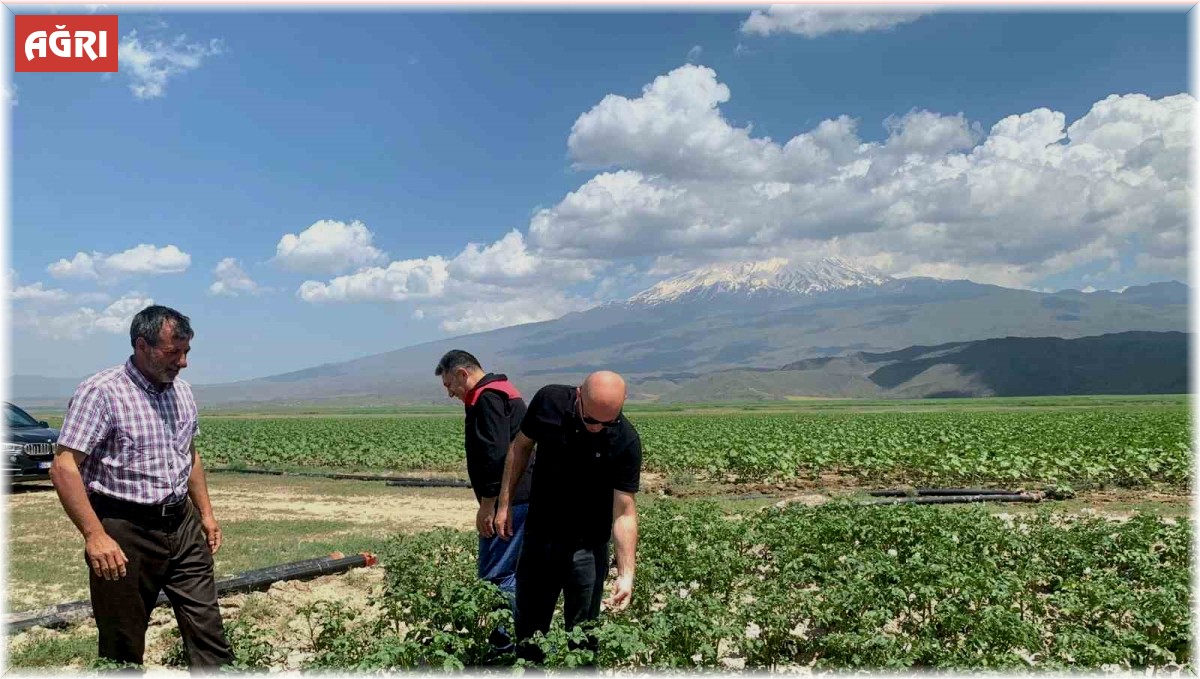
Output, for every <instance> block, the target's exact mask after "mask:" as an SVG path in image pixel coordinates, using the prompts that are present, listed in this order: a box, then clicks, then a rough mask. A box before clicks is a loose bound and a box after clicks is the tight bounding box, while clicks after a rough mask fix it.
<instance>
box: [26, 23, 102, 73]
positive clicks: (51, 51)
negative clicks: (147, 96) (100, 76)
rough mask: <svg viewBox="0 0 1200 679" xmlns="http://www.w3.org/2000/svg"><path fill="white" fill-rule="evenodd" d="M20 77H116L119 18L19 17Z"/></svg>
mask: <svg viewBox="0 0 1200 679" xmlns="http://www.w3.org/2000/svg"><path fill="white" fill-rule="evenodd" d="M15 18H16V20H17V22H16V31H15V37H16V49H17V55H16V60H15V62H14V63H15V64H16V71H17V73H48V72H55V73H116V72H117V41H118V38H119V36H118V35H117V15H116V14H107V15H90V16H81V15H74V14H65V15H64V14H58V15H42V14H18V15H16V17H15Z"/></svg>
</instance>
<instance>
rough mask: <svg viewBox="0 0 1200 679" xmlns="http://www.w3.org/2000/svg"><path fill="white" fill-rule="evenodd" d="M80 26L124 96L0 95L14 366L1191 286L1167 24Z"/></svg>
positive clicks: (439, 21)
mask: <svg viewBox="0 0 1200 679" xmlns="http://www.w3.org/2000/svg"><path fill="white" fill-rule="evenodd" d="M28 11H31V12H37V11H39V10H36V9H32V10H28ZM62 11H64V12H66V11H78V10H66V9H64V10H62ZM100 11H101V12H108V13H117V14H119V15H120V22H121V34H122V36H123V42H122V51H121V72H120V73H118V74H114V75H111V76H100V75H96V74H41V73H19V74H14V76H13V79H12V83H13V85H14V86H15V87H14V88H13V89H12V92H13V96H14V97H15V101H16V104H15V105H14V106H13V107H12V109H11V115H12V121H13V128H12V130H13V131H12V147H11V148H12V206H11V207H12V215H11V224H12V230H11V265H10V266H11V273H12V274H13V275H14V280H13V281H12V282H11V285H10V294H12V295H13V332H12V344H11V348H12V364H11V369H12V372H14V373H18V374H41V375H50V376H70V377H76V376H80V375H83V374H86V373H89V372H91V371H93V370H95V369H98V368H100V367H103V366H106V365H110V364H113V363H116V362H118V361H120V360H121V359H122V358H123V356H124V355H125V354H126V352H127V350H128V344H127V342H128V338H127V335H125V334H124V331H123V329H127V327H128V318H129V316H130V315H131V313H132V311H130V310H131V309H133V310H136V308H137V307H138V305H139V304H140V303H143V302H144V301H145V300H148V299H153V300H154V301H155V302H156V303H161V304H168V305H170V306H174V307H176V308H178V309H180V310H181V311H183V312H184V313H186V314H188V315H189V316H191V317H192V319H193V323H194V325H195V327H196V329H197V333H198V335H197V339H196V341H195V342H194V350H193V353H194V356H193V365H192V367H191V368H190V369H189V375H190V379H191V380H192V381H193V382H197V383H206V382H216V381H225V380H233V379H243V378H250V377H257V376H263V375H268V374H274V373H278V372H282V371H286V370H293V369H300V368H305V367H309V366H312V365H316V364H319V363H325V362H331V361H338V360H345V359H348V358H353V357H357V356H362V355H366V354H370V353H376V352H380V351H386V350H390V349H394V348H398V347H402V346H407V345H411V344H415V343H418V342H423V341H427V340H432V339H436V338H440V337H447V336H453V335H458V334H464V333H466V332H471V331H476V330H484V329H489V328H494V327H499V326H501V325H505V324H511V323H516V322H528V321H532V320H543V319H546V318H552V317H555V316H557V315H561V314H562V313H565V312H568V311H572V310H577V309H582V308H586V307H587V306H589V305H592V304H596V303H598V302H602V301H606V300H610V299H617V298H622V297H625V296H628V295H630V294H632V293H635V292H637V291H638V290H640V289H642V288H644V287H647V286H649V285H650V284H653V283H654V282H656V281H657V280H660V279H662V278H664V277H667V276H669V275H671V274H673V273H677V272H680V271H683V270H686V269H688V268H691V267H694V266H698V265H702V264H706V263H710V262H714V261H721V260H725V259H754V258H763V257H768V256H774V255H778V254H784V255H785V256H795V257H804V256H823V255H827V254H837V255H839V256H843V257H847V258H850V259H853V260H855V261H861V262H862V263H865V264H869V265H871V266H875V267H877V268H880V269H881V270H884V271H885V272H887V273H892V274H895V275H938V276H942V277H947V278H962V277H965V278H971V279H972V280H979V281H982V282H993V283H999V284H1004V285H1010V286H1014V287H1027V288H1031V289H1061V288H1066V287H1075V288H1088V287H1089V286H1090V287H1094V288H1098V289H1119V288H1121V287H1124V286H1127V285H1131V284H1139V283H1145V282H1149V281H1154V280H1165V279H1171V278H1176V279H1180V280H1184V279H1185V277H1186V242H1187V241H1186V237H1187V224H1186V219H1187V214H1186V210H1187V206H1186V200H1184V199H1182V198H1181V196H1183V197H1184V198H1185V197H1186V194H1187V191H1188V190H1189V189H1190V184H1189V183H1188V180H1187V177H1186V167H1184V166H1183V165H1181V162H1182V161H1180V158H1183V159H1184V160H1186V155H1187V148H1188V145H1189V143H1190V135H1185V134H1184V132H1186V125H1187V120H1188V119H1190V113H1191V108H1190V107H1191V101H1192V100H1191V98H1190V97H1189V96H1186V95H1185V96H1182V97H1181V96H1179V95H1182V94H1183V93H1186V92H1187V88H1188V78H1187V76H1188V73H1187V40H1188V31H1187V18H1186V15H1185V14H1184V13H1182V12H1180V11H1171V12H1166V11H1158V12H1150V13H1130V12H1124V13H1099V12H1075V13H1048V12H1038V13H1021V14H1018V13H995V12H992V13H981V12H951V11H939V12H932V13H928V14H923V15H912V14H910V15H906V16H903V17H899V18H897V17H887V16H884V17H874V18H871V17H868V18H869V19H871V20H872V21H874V22H875V23H871V24H870V25H869V26H868V28H867V29H865V30H850V29H848V28H847V26H857V27H858V28H862V25H861V20H862V19H863V17H861V16H860V17H858V19H857V21H859V23H854V21H856V20H851V19H847V18H846V17H842V16H838V15H833V14H828V13H827V14H826V15H822V16H816V15H806V16H798V15H794V14H787V13H785V12H784V11H783V10H779V11H775V10H763V11H761V12H759V14H758V16H757V18H755V19H753V20H752V21H748V19H750V11H749V9H747V10H743V11H730V12H722V13H704V14H693V13H684V12H672V13H665V14H662V13H645V12H643V13H636V14H621V13H613V12H607V13H582V12H570V13H566V12H563V13H554V14H542V13H532V12H518V13H510V14H499V13H468V12H463V13H432V12H421V13H405V12H399V11H392V12H383V13H374V12H372V13H368V12H361V11H360V12H347V13H303V12H278V13H251V12H238V13H216V12H205V13H185V12H180V11H169V10H168V9H163V11H152V10H147V9H146V8H138V9H137V11H133V10H131V11H125V9H124V8H122V7H120V6H119V5H115V6H110V7H108V8H104V9H101V10H100ZM11 26H12V23H11V18H10V19H9V30H10V31H11V30H12V28H11ZM644 88H648V89H644ZM1111 95H1118V97H1117V98H1116V99H1112V100H1109V101H1108V102H1107V103H1105V100H1106V99H1107V98H1109V97H1110V96H1111ZM1094 107H1097V108H1096V109H1095V110H1094ZM1089 112H1091V113H1090V114H1089ZM1057 114H1061V116H1058V117H1056V116H1057ZM1010 116H1022V117H1021V118H1011V119H1010V123H1009V124H1006V125H1001V126H998V128H999V129H994V126H997V123H1001V121H1003V120H1004V119H1006V118H1009V117H1010ZM1085 116H1086V118H1085ZM1081 119H1083V120H1082V121H1081ZM823 121H826V122H823ZM1077 121H1081V122H1080V123H1079V124H1078V125H1077V126H1076V127H1074V128H1071V127H1070V126H1071V125H1072V124H1073V123H1076V122H1077ZM1068 128H1069V131H1068ZM573 130H574V132H573ZM1056 130H1057V133H1056ZM789 140H791V141H792V143H788V142H789ZM785 144H786V146H785ZM1185 164H1186V163H1184V165H1185ZM1181 168H1182V169H1181ZM1064 196H1069V197H1070V199H1068V200H1064ZM1181 201H1182V202H1181ZM320 222H324V224H322V225H319V226H314V225H318V223H320ZM310 227H311V228H310ZM288 234H292V235H293V236H294V237H295V238H294V239H293V243H294V244H295V245H296V247H290V246H288V245H287V238H286V236H287V235H288ZM468 243H475V244H477V247H476V248H475V249H473V250H467V249H466V248H467V246H468ZM141 245H144V246H147V247H145V248H142V249H140V250H138V249H136V248H137V247H138V246H141ZM78 253H83V255H84V256H83V258H82V259H80V258H79V257H78V256H77V255H78ZM122 253H124V254H122ZM114 255H115V257H112V256H114ZM110 257H112V258H111V259H110ZM228 258H233V259H234V260H236V261H235V262H234V263H232V264H230V263H226V264H224V265H223V266H221V267H220V273H219V274H218V273H217V270H218V265H219V264H220V263H221V262H222V261H223V260H226V259H228ZM56 263H59V264H58V265H57V266H55V265H56ZM218 280H223V281H224V283H223V287H219V288H218V289H217V290H216V291H214V289H213V285H214V283H216V282H217V281H218ZM122 326H123V327H122Z"/></svg>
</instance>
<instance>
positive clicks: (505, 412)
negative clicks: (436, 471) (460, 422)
mask: <svg viewBox="0 0 1200 679" xmlns="http://www.w3.org/2000/svg"><path fill="white" fill-rule="evenodd" d="M463 405H464V407H465V408H466V421H465V426H466V428H465V431H464V434H465V439H466V449H467V475H468V476H469V477H470V479H471V488H473V489H474V490H475V497H476V498H484V497H496V496H498V495H500V482H501V480H502V479H503V478H504V459H505V457H507V455H508V446H509V444H510V443H512V440H513V438H515V437H516V435H517V432H518V431H520V430H521V420H522V419H524V417H525V400H524V399H523V398H521V392H519V391H517V388H516V387H515V386H514V385H513V384H512V382H509V381H508V377H507V376H505V375H494V374H492V373H488V374H486V375H484V376H483V378H482V379H480V380H479V382H478V383H477V384H476V385H475V388H473V389H471V391H469V392H467V394H466V397H465V398H463ZM532 474H533V460H532V459H530V463H529V467H528V468H526V469H525V472H524V473H523V474H522V475H521V480H520V482H519V483H518V484H517V492H516V494H515V495H514V496H513V500H512V501H513V504H521V503H523V502H528V501H529V488H530V485H531V483H532V480H533V476H532Z"/></svg>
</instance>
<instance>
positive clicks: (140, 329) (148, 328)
mask: <svg viewBox="0 0 1200 679" xmlns="http://www.w3.org/2000/svg"><path fill="white" fill-rule="evenodd" d="M168 321H169V322H170V323H171V330H172V336H173V337H174V338H175V339H177V340H190V339H192V337H194V336H195V333H194V332H192V324H191V323H190V322H189V319H188V317H187V316H184V315H183V314H181V313H179V312H178V311H176V310H174V309H172V308H171V307H165V306H159V305H157V304H156V305H154V306H148V307H146V308H145V309H142V310H141V311H139V312H138V313H137V315H136V316H134V317H133V323H130V324H129V343H130V344H132V345H133V347H134V348H137V340H138V338H139V337H141V338H142V339H144V340H146V344H149V345H150V346H152V347H156V346H158V336H159V335H160V334H161V333H162V329H163V324H164V323H167V322H168Z"/></svg>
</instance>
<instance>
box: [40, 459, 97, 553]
mask: <svg viewBox="0 0 1200 679" xmlns="http://www.w3.org/2000/svg"><path fill="white" fill-rule="evenodd" d="M82 456H83V453H78V452H75V451H73V450H71V449H70V448H62V447H60V448H59V449H58V453H57V454H56V455H55V456H54V462H53V464H51V466H50V481H51V482H52V483H53V484H54V492H55V493H57V494H58V501H59V502H61V503H62V506H63V509H64V510H66V512H67V517H68V518H70V519H71V523H73V524H75V528H77V529H79V533H80V534H81V535H83V537H84V538H85V539H86V538H88V537H90V536H92V535H95V534H97V533H103V532H104V525H103V524H102V523H100V517H98V516H96V510H94V509H92V503H91V502H89V501H88V497H87V488H86V487H85V486H84V485H83V476H82V475H81V474H80V473H79V464H78V457H82Z"/></svg>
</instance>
